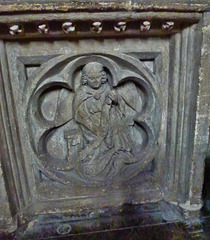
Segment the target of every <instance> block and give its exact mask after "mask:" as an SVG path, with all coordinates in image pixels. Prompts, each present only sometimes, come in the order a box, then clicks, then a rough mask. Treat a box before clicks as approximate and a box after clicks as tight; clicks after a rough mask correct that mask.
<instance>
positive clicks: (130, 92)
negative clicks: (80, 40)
mask: <svg viewBox="0 0 210 240" xmlns="http://www.w3.org/2000/svg"><path fill="white" fill-rule="evenodd" d="M27 91H28V94H27V96H28V100H26V101H28V111H27V123H28V129H29V133H30V139H31V145H32V147H33V149H34V151H35V153H36V155H37V159H36V161H37V164H38V166H39V168H40V170H41V171H42V172H43V173H44V174H45V175H47V176H48V177H50V178H52V179H54V180H57V181H59V182H62V183H68V184H70V183H72V184H104V183H111V182H113V181H114V182H124V181H126V180H127V179H129V178H131V177H134V176H135V175H137V174H138V173H139V172H141V171H144V170H145V169H146V168H147V167H148V165H149V164H150V163H151V161H152V159H153V157H154V154H155V152H156V150H157V141H158V137H159V132H160V127H161V105H160V98H159V89H158V86H157V84H156V79H155V76H154V75H153V74H152V73H151V72H149V70H148V69H147V68H145V67H144V65H143V64H142V63H141V62H140V61H137V60H136V59H134V58H133V57H129V56H127V55H125V54H118V55H114V54H108V53H107V54H98V53H97V54H85V55H75V56H64V57H63V56H62V57H57V58H56V59H54V60H51V61H50V62H49V63H48V64H46V65H45V67H44V68H42V70H41V71H40V72H39V73H38V74H37V76H36V78H35V79H33V81H31V82H30V84H29V86H28V90H27Z"/></svg>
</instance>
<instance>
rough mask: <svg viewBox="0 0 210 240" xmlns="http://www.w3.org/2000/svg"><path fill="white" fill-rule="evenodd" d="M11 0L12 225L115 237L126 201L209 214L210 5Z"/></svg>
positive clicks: (4, 122)
mask: <svg viewBox="0 0 210 240" xmlns="http://www.w3.org/2000/svg"><path fill="white" fill-rule="evenodd" d="M3 2H4V1H3ZM3 2H2V4H1V8H0V11H2V14H1V17H0V38H1V41H0V53H1V55H0V71H1V75H0V81H1V88H0V97H1V102H0V105H1V117H0V127H1V134H0V137H1V139H0V140H1V159H0V160H1V168H0V169H1V171H2V174H1V175H0V181H1V182H0V188H1V195H0V199H1V200H2V203H3V204H1V206H0V210H1V216H0V223H1V226H2V228H3V229H5V231H10V232H11V231H13V230H14V229H15V228H17V227H20V228H21V227H23V226H24V228H26V229H27V231H28V232H29V233H28V234H30V231H32V232H33V231H35V232H36V229H40V228H42V227H40V225H42V224H44V223H45V224H49V223H51V224H52V225H51V233H49V232H48V235H47V234H46V235H47V236H52V235H53V234H58V235H59V234H60V235H62V234H69V233H70V232H71V233H78V232H79V233H81V232H87V231H90V230H91V227H90V226H91V221H92V225H94V230H104V229H107V227H106V226H102V225H100V224H98V223H94V224H93V222H94V219H96V218H99V217H100V218H108V217H107V216H110V215H112V213H113V211H114V212H115V213H119V212H120V211H121V209H122V206H124V205H125V204H130V205H133V206H134V205H139V206H142V210H141V212H144V211H146V210H145V208H146V207H145V206H147V207H148V208H152V209H153V210H154V209H156V210H158V209H161V212H162V215H164V217H165V219H166V220H170V221H171V220H172V221H177V219H179V220H180V219H181V218H183V219H186V218H188V217H189V218H193V217H195V216H196V217H198V215H197V214H198V213H199V210H200V208H201V207H202V201H201V192H202V184H203V169H204V157H205V153H206V149H207V143H208V123H207V120H208V115H207V105H206V104H207V97H205V96H206V95H207V93H208V92H207V90H208V84H207V74H206V75H205V73H206V72H207V70H208V69H207V60H206V55H205V49H204V50H203V53H202V54H203V55H202V56H203V57H202V58H201V46H202V37H203V45H204V47H205V44H207V41H206V40H205V35H203V34H202V29H203V28H204V27H206V26H205V25H207V22H208V21H207V19H208V14H204V13H203V11H204V10H205V9H206V8H207V4H205V3H203V4H200V5H199V6H197V7H196V5H190V4H186V6H187V7H186V6H185V4H183V5H182V4H181V5H180V6H179V5H176V4H175V3H174V5H173V4H168V5H166V7H168V10H169V11H170V12H167V11H164V6H163V5H161V4H159V5H157V6H153V7H152V8H151V6H150V5H149V4H146V3H145V4H140V3H138V1H137V2H136V3H132V4H131V3H130V2H126V1H125V2H119V3H114V2H112V1H108V2H106V4H105V3H103V4H102V2H95V3H94V4H89V3H85V4H84V3H83V4H82V3H78V2H74V3H72V2H64V1H63V2H62V3H56V4H53V3H50V1H49V2H48V3H46V4H45V3H39V4H37V5H36V4H35V3H32V1H28V2H27V1H25V3H23V4H20V5H18V4H17V3H12V2H11V3H9V2H8V3H3ZM145 2H146V1H145ZM186 2H187V1H186ZM184 6H185V8H184ZM182 8H183V9H182ZM81 10H82V11H81ZM53 11H54V12H53ZM89 12H91V14H90V13H89ZM22 13H24V14H22ZM11 14H12V16H11ZM206 28H207V27H206ZM208 34H209V33H208ZM205 41H206V42H205ZM200 66H202V69H201V68H200ZM151 206H155V207H151ZM147 210H148V209H147ZM1 217H2V218H1ZM88 220H89V221H88ZM67 222H68V224H67ZM28 224H29V225H28ZM42 226H43V225H42ZM108 228H110V225H109V227H108ZM111 228H114V225H113V226H111ZM48 230H49V229H48ZM42 231H43V229H42ZM36 236H37V235H36ZM31 238H32V237H31Z"/></svg>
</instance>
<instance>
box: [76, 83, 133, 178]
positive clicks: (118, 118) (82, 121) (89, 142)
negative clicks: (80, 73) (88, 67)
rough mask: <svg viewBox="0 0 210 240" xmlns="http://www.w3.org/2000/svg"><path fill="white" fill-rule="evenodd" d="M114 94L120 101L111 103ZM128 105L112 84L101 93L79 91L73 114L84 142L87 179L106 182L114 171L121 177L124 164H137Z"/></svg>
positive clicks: (85, 88) (82, 160)
mask: <svg viewBox="0 0 210 240" xmlns="http://www.w3.org/2000/svg"><path fill="white" fill-rule="evenodd" d="M111 93H112V94H114V95H115V96H116V99H117V100H116V101H113V99H111V97H110V94H111ZM124 104H125V102H124V100H123V99H122V97H121V96H120V95H119V94H118V92H117V91H116V90H113V89H111V88H110V86H109V84H108V83H105V84H102V86H101V87H100V88H99V89H92V88H91V87H89V86H81V87H80V88H79V89H78V90H77V92H76V94H75V97H74V101H73V112H74V120H75V122H76V123H77V124H79V127H80V130H81V135H82V142H83V148H82V150H81V151H80V153H79V161H80V163H81V166H82V171H83V174H84V175H86V176H87V177H95V178H102V179H103V178H104V177H105V176H107V174H110V170H111V168H113V169H115V170H114V172H116V173H117V172H119V168H122V167H123V164H125V163H129V162H130V161H133V159H132V156H131V154H130V151H131V144H132V141H131V139H130V135H129V130H128V126H127V124H126V121H125V114H124V112H123V111H124V110H123V108H124ZM113 169H112V170H113ZM80 170H81V169H80ZM111 172H113V171H111Z"/></svg>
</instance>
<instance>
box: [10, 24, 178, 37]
mask: <svg viewBox="0 0 210 240" xmlns="http://www.w3.org/2000/svg"><path fill="white" fill-rule="evenodd" d="M126 27H127V23H126V22H123V21H121V22H118V23H117V24H115V25H114V30H115V31H116V32H124V31H126ZM173 27H174V22H172V21H166V22H163V23H162V29H163V30H165V31H171V30H172V29H173ZM150 28H151V22H150V21H143V22H141V24H140V31H141V32H146V31H149V30H150ZM102 29H103V25H102V22H99V21H98V22H93V23H92V24H91V26H90V30H91V31H92V32H94V33H100V32H101V31H102ZM37 30H38V32H39V33H42V34H46V33H48V32H49V25H48V23H41V24H38V25H37ZM62 30H63V32H64V33H66V34H70V33H72V32H75V31H76V25H75V24H74V23H73V22H64V23H63V24H62ZM9 32H10V34H11V35H19V34H22V33H23V28H22V26H21V25H20V24H14V25H11V26H10V27H9Z"/></svg>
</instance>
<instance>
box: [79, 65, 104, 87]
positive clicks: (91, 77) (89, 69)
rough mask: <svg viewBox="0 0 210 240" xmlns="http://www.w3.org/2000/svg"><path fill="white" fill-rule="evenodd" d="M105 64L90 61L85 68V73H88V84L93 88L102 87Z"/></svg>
mask: <svg viewBox="0 0 210 240" xmlns="http://www.w3.org/2000/svg"><path fill="white" fill-rule="evenodd" d="M103 72H104V71H103V66H102V65H101V64H100V63H89V64H87V65H86V66H85V67H84V69H83V73H84V74H85V75H86V81H87V85H88V86H90V87H91V88H93V89H98V88H100V87H101V84H102V80H103V78H104V76H103V74H102V73H103Z"/></svg>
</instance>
